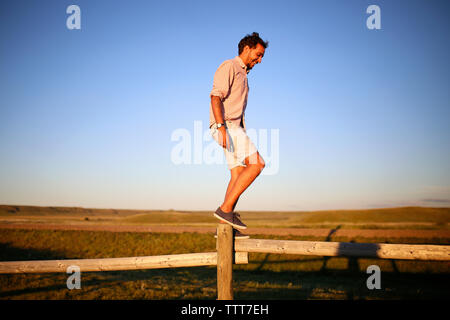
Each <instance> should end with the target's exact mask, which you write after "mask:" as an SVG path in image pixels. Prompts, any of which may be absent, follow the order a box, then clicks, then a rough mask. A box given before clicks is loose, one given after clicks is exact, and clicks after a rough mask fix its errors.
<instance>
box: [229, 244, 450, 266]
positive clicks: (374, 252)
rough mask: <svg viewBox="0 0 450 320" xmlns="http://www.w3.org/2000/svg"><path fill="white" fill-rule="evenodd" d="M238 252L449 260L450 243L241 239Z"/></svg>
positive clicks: (237, 245)
mask: <svg viewBox="0 0 450 320" xmlns="http://www.w3.org/2000/svg"><path fill="white" fill-rule="evenodd" d="M235 250H236V251H237V252H262V253H279V254H299V255H315V256H332V257H337V256H352V257H373V258H381V259H406V260H441V261H449V260H450V246H444V245H412V244H383V243H350V242H323V241H294V240H265V239H241V240H236V241H235Z"/></svg>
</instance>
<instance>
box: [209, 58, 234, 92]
mask: <svg viewBox="0 0 450 320" xmlns="http://www.w3.org/2000/svg"><path fill="white" fill-rule="evenodd" d="M233 78H234V70H233V64H232V62H231V61H225V62H224V63H222V64H221V65H220V66H219V68H217V70H216V73H215V74H214V81H213V88H212V90H211V93H210V96H217V97H220V100H223V99H225V98H226V97H227V96H228V94H229V92H230V88H231V85H232V83H233Z"/></svg>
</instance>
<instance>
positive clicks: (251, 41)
mask: <svg viewBox="0 0 450 320" xmlns="http://www.w3.org/2000/svg"><path fill="white" fill-rule="evenodd" d="M258 43H259V44H260V45H262V46H263V47H264V49H266V48H267V47H268V46H269V41H263V39H261V38H260V37H259V33H258V32H253V33H252V34H248V35H246V36H245V37H244V38H242V39H241V41H239V45H238V49H239V54H241V53H242V51H244V48H245V46H249V47H250V49H253V48H254V47H256V45H257V44H258Z"/></svg>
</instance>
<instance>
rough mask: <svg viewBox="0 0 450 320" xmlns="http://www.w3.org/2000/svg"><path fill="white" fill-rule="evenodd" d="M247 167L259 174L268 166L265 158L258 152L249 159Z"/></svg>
mask: <svg viewBox="0 0 450 320" xmlns="http://www.w3.org/2000/svg"><path fill="white" fill-rule="evenodd" d="M246 165H247V166H248V167H251V168H253V169H254V170H255V171H257V172H258V174H259V173H260V172H261V171H262V170H263V169H264V167H265V166H266V163H265V162H264V160H263V158H262V157H261V156H260V155H259V153H258V152H257V153H255V154H254V155H252V156H250V157H249V158H248V161H246Z"/></svg>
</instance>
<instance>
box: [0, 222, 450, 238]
mask: <svg viewBox="0 0 450 320" xmlns="http://www.w3.org/2000/svg"><path fill="white" fill-rule="evenodd" d="M0 229H28V230H80V231H110V232H162V233H183V232H193V233H195V232H197V233H214V232H215V230H216V229H215V227H191V226H158V225H154V226H132V225H85V224H83V225H77V224H39V223H10V224H8V223H3V224H0ZM245 233H247V234H249V235H255V234H263V235H281V236H285V235H295V236H314V237H327V236H330V237H350V238H353V237H364V238H433V237H434V238H449V239H450V230H403V229H402V230H393V229H391V230H386V229H376V230H370V229H338V230H334V229H310V228H303V229H301V228H249V229H247V230H245Z"/></svg>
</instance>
